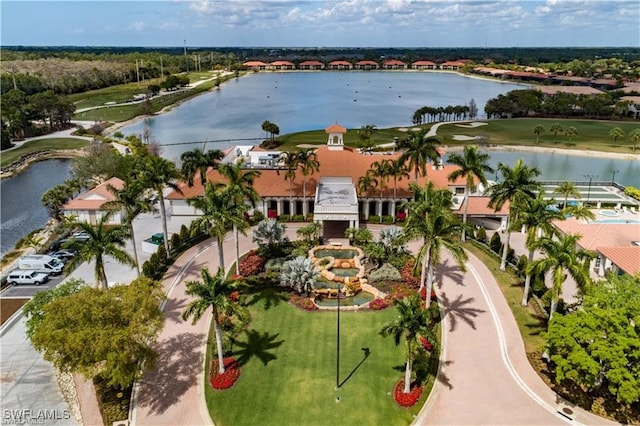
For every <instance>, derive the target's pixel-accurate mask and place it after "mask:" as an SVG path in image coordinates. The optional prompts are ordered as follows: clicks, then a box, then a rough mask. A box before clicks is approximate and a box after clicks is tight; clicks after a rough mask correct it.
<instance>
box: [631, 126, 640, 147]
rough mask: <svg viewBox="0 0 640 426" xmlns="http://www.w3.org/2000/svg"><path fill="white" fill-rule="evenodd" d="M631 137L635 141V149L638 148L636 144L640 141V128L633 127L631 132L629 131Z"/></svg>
mask: <svg viewBox="0 0 640 426" xmlns="http://www.w3.org/2000/svg"><path fill="white" fill-rule="evenodd" d="M629 137H630V138H631V140H632V141H633V150H634V151H635V150H636V145H638V142H640V129H633V130H632V131H631V133H629Z"/></svg>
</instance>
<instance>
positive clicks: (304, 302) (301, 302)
mask: <svg viewBox="0 0 640 426" xmlns="http://www.w3.org/2000/svg"><path fill="white" fill-rule="evenodd" d="M289 302H290V303H291V304H292V305H293V306H297V307H298V308H302V309H304V310H305V311H317V310H318V307H317V306H316V304H315V303H313V300H311V299H310V298H308V297H304V296H298V295H297V294H291V298H290V299H289Z"/></svg>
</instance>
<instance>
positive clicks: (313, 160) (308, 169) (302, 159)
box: [296, 148, 320, 214]
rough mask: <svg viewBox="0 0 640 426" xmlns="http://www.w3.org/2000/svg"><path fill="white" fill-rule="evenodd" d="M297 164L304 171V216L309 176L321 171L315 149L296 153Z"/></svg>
mask: <svg viewBox="0 0 640 426" xmlns="http://www.w3.org/2000/svg"><path fill="white" fill-rule="evenodd" d="M296 162H297V164H298V167H300V170H301V171H302V205H303V207H302V214H306V209H307V176H309V175H310V174H313V173H314V172H317V171H318V170H320V163H319V162H318V156H317V155H316V153H315V151H314V150H313V148H308V149H302V150H300V151H298V152H297V153H296Z"/></svg>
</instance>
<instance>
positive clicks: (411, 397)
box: [393, 379, 423, 407]
mask: <svg viewBox="0 0 640 426" xmlns="http://www.w3.org/2000/svg"><path fill="white" fill-rule="evenodd" d="M422 390H423V388H422V386H415V385H414V386H412V387H411V392H409V393H404V392H403V391H404V379H403V380H400V381H399V382H398V383H396V387H395V388H394V389H393V397H394V399H395V400H396V402H397V403H398V405H401V406H403V407H411V406H412V405H414V404H415V403H416V402H418V400H419V399H420V396H421V395H422Z"/></svg>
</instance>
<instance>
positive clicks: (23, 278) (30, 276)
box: [7, 269, 49, 285]
mask: <svg viewBox="0 0 640 426" xmlns="http://www.w3.org/2000/svg"><path fill="white" fill-rule="evenodd" d="M47 281H49V275H47V274H44V273H42V272H38V271H23V270H20V269H14V270H13V271H11V272H10V273H9V275H8V276H7V283H9V285H18V284H34V285H40V284H44V283H46V282H47Z"/></svg>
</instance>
